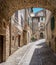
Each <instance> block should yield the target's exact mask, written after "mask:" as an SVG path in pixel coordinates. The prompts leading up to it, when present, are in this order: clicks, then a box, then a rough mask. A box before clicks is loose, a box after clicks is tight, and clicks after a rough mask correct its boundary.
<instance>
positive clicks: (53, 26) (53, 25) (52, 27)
mask: <svg viewBox="0 0 56 65" xmlns="http://www.w3.org/2000/svg"><path fill="white" fill-rule="evenodd" d="M54 28H55V19H54V16H53V17H52V18H51V30H52V31H53V30H54Z"/></svg>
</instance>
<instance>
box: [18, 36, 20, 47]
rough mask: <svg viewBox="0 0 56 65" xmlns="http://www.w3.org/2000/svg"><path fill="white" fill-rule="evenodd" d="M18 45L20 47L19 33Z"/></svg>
mask: <svg viewBox="0 0 56 65" xmlns="http://www.w3.org/2000/svg"><path fill="white" fill-rule="evenodd" d="M18 46H19V47H20V35H18Z"/></svg>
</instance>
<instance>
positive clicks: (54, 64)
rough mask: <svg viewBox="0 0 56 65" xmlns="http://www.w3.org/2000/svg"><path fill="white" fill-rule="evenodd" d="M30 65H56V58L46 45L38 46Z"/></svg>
mask: <svg viewBox="0 0 56 65" xmlns="http://www.w3.org/2000/svg"><path fill="white" fill-rule="evenodd" d="M29 65H56V56H55V55H54V54H53V52H52V50H51V49H50V48H49V47H48V46H47V45H46V44H45V43H42V44H36V48H35V50H34V53H33V56H32V59H31V61H30V64H29Z"/></svg>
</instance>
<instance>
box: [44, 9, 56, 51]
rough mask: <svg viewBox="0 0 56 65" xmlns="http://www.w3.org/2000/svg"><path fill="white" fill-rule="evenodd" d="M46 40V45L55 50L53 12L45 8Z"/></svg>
mask: <svg viewBox="0 0 56 65" xmlns="http://www.w3.org/2000/svg"><path fill="white" fill-rule="evenodd" d="M45 26H46V28H45V29H46V41H47V45H48V46H49V47H50V48H51V49H52V50H53V51H54V52H56V36H55V32H54V31H56V30H55V28H56V23H55V19H54V16H53V14H52V13H51V12H50V11H49V10H46V25H45Z"/></svg>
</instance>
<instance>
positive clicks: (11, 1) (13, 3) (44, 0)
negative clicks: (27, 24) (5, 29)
mask: <svg viewBox="0 0 56 65" xmlns="http://www.w3.org/2000/svg"><path fill="white" fill-rule="evenodd" d="M29 7H42V8H46V9H49V10H51V11H52V12H53V13H55V12H56V0H0V18H5V19H7V20H8V19H9V18H10V17H11V15H12V14H13V13H14V12H15V11H16V10H19V9H23V8H29Z"/></svg>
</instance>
